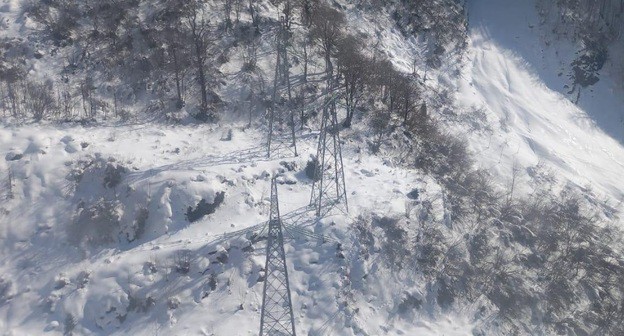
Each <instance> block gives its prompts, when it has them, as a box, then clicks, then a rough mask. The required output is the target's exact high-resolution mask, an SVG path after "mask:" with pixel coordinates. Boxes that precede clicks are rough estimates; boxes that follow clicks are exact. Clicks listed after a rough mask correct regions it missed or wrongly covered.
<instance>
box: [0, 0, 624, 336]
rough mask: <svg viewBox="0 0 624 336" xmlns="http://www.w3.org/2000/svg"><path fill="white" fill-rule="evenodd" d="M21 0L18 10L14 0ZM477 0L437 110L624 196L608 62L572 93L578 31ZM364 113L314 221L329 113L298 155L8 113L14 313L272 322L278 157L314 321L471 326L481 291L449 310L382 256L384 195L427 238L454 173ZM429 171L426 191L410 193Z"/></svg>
mask: <svg viewBox="0 0 624 336" xmlns="http://www.w3.org/2000/svg"><path fill="white" fill-rule="evenodd" d="M5 3H8V4H9V6H8V7H7V8H8V9H7V11H8V10H9V9H10V10H13V9H12V8H10V7H11V6H13V7H14V6H16V4H17V1H10V2H6V1H5ZM468 5H469V7H468V8H469V13H470V25H471V29H470V34H471V35H470V44H469V46H468V52H467V57H466V59H465V62H464V63H462V65H461V71H459V72H458V74H459V75H458V76H457V78H455V75H456V73H454V72H451V71H448V72H447V70H448V68H444V69H441V70H432V69H429V70H428V71H427V73H428V75H427V81H426V82H425V84H426V85H429V86H430V87H431V89H432V90H431V91H428V92H425V93H424V95H425V96H426V97H427V98H432V99H433V98H435V95H436V94H437V92H438V90H440V89H443V88H445V87H447V86H451V85H453V84H457V87H456V88H457V92H456V94H455V98H457V104H456V105H455V106H454V108H456V109H457V111H456V113H459V114H462V115H463V116H464V118H448V116H446V115H445V112H444V111H438V110H436V109H431V111H432V114H433V115H434V117H436V118H438V119H440V120H442V121H443V122H446V124H447V126H448V127H449V128H452V129H453V130H454V131H455V132H456V133H458V134H464V135H465V137H466V139H467V140H468V143H469V144H470V147H471V149H472V150H473V152H474V157H475V159H476V161H477V162H478V165H480V166H481V167H483V168H486V169H489V170H491V171H492V172H495V173H496V174H497V175H498V176H499V181H500V182H501V184H505V183H508V182H509V180H510V179H511V177H510V176H509V175H511V171H512V169H513V168H512V167H513V162H518V163H519V164H520V165H521V166H522V167H524V168H527V169H528V168H530V167H532V166H535V165H537V164H538V163H541V164H543V165H546V166H548V167H550V168H552V169H553V170H554V171H555V172H556V173H557V174H558V175H559V176H558V177H560V178H562V180H563V181H566V180H569V181H571V182H573V183H574V184H576V185H578V186H581V187H585V186H591V187H593V189H594V190H595V191H596V192H597V193H598V195H597V197H596V198H597V199H598V200H600V201H605V200H607V198H608V201H605V202H609V205H611V206H615V205H617V204H618V203H617V202H619V200H620V199H621V198H622V197H624V195H623V193H622V190H624V182H623V181H622V179H621V178H620V175H621V173H622V172H624V166H623V164H624V148H623V147H622V144H621V142H620V140H621V139H622V138H617V136H616V137H615V138H614V137H613V135H614V134H615V135H617V134H622V133H621V123H620V122H619V120H618V119H617V118H616V117H615V115H616V114H617V113H618V112H619V109H620V108H621V106H622V98H621V96H619V95H618V94H617V92H618V91H617V89H616V88H615V86H614V85H613V83H612V82H611V81H610V79H609V77H608V76H604V77H603V79H601V81H600V82H599V83H598V84H597V85H596V86H594V88H593V90H594V92H583V94H582V96H581V100H580V104H579V106H576V105H574V104H572V103H571V102H570V100H569V99H568V97H566V96H565V94H564V92H565V88H564V85H566V84H567V83H566V76H565V75H562V76H558V75H557V74H558V73H559V72H564V73H565V71H566V70H565V66H566V64H569V60H568V59H565V57H563V56H560V54H562V53H564V51H565V50H568V51H572V50H574V46H572V45H566V42H562V41H555V42H554V41H551V40H549V39H548V34H547V33H543V31H542V30H540V27H539V19H538V16H537V12H536V8H535V6H534V3H533V2H532V1H497V0H470V1H468ZM347 11H348V17H349V20H350V22H349V24H350V25H351V26H352V27H353V28H355V29H357V31H358V32H359V33H362V34H365V35H367V36H368V37H369V38H370V39H371V41H374V42H371V44H376V42H379V44H378V48H380V49H381V51H382V52H383V53H384V54H385V55H387V56H388V57H390V58H391V60H392V61H393V63H394V64H395V65H396V66H397V67H398V68H400V69H401V70H403V71H405V72H409V71H411V70H412V69H411V67H412V66H413V64H414V59H416V60H417V62H416V63H417V66H418V69H417V72H418V73H419V74H421V75H422V74H423V73H424V65H423V64H424V62H421V61H420V60H421V58H422V57H421V56H420V53H421V52H420V50H421V49H422V48H421V46H419V41H418V40H417V39H416V38H409V39H406V38H405V37H404V36H402V35H401V33H400V32H399V31H398V30H397V29H396V28H394V27H392V20H390V19H389V15H387V14H388V13H382V14H383V15H382V14H380V15H379V16H377V17H373V16H372V15H363V14H362V13H358V12H357V10H356V9H355V8H354V7H348V8H347ZM544 42H550V43H549V44H550V47H545V44H544ZM555 43H556V44H557V45H556V46H555V45H554V44H555ZM542 46H544V47H542ZM561 50H564V51H561ZM264 61H266V59H264ZM267 64H268V63H267ZM265 65H266V64H265ZM447 66H448V65H447ZM448 67H449V68H452V67H451V66H448ZM268 68H269V67H268V66H267V69H268ZM235 69H237V68H236V67H234V66H233V68H232V72H234V70H235ZM225 70H230V69H225ZM318 70H320V69H318ZM229 73H230V72H229V71H226V74H229ZM475 111H479V112H480V113H483V115H484V116H485V117H484V119H476V115H475V114H474V112H475ZM458 120H459V122H458ZM605 120H606V122H605ZM475 124H477V126H478V127H476V128H475V127H474V125H475ZM470 125H472V126H470ZM256 126H257V125H256ZM229 130H231V131H232V139H231V140H227V138H228V133H229ZM360 132H362V130H361V129H357V127H356V129H355V130H351V131H346V132H345V134H344V140H345V145H344V149H343V151H344V158H345V168H346V172H345V173H346V183H347V190H348V193H349V205H350V209H349V210H350V211H349V214H344V213H341V212H340V211H335V212H334V213H332V214H331V215H329V216H327V217H325V218H323V219H321V220H317V219H316V218H315V217H314V215H313V211H312V210H311V209H309V208H308V207H307V204H308V202H309V195H310V186H311V181H310V180H309V179H308V178H307V177H306V176H305V174H304V173H303V168H304V166H305V164H306V160H307V158H308V156H309V155H310V154H313V153H314V152H315V148H316V147H315V146H316V145H315V141H316V133H315V131H304V132H302V133H300V134H298V135H299V139H300V142H299V151H300V156H299V157H294V156H293V155H292V154H291V153H290V152H289V151H284V152H283V153H282V155H281V156H279V157H274V158H271V159H267V158H266V153H265V149H264V141H265V139H264V136H263V131H262V130H261V128H260V129H254V128H248V127H243V126H240V125H236V124H234V125H230V126H227V125H223V126H175V127H174V126H166V125H160V124H149V123H148V124H138V125H125V126H119V125H115V126H110V127H109V126H104V125H100V126H98V127H82V126H77V125H65V126H50V125H23V126H6V127H4V128H1V129H0V153H1V154H2V157H0V158H2V159H0V186H2V187H1V188H2V189H0V197H2V202H1V203H0V252H1V257H0V332H2V333H6V334H8V335H11V334H12V335H39V334H45V335H60V334H70V333H73V334H75V335H109V334H116V335H128V334H131V335H256V334H257V332H258V327H259V322H260V321H259V319H260V311H259V309H260V305H261V291H262V285H261V283H260V282H258V279H259V278H260V277H261V274H262V271H261V268H262V267H263V263H264V249H263V248H264V242H263V241H262V240H259V241H256V240H255V239H254V238H255V236H253V234H252V233H253V232H259V231H260V230H261V229H262V227H263V225H264V222H265V221H266V220H267V217H268V211H269V207H268V205H269V203H268V200H269V185H270V176H271V175H272V174H276V173H277V174H280V177H279V178H280V181H281V182H282V183H283V184H281V185H280V187H279V192H280V200H281V203H280V207H281V213H282V215H283V219H284V222H285V224H286V225H288V226H289V231H288V232H287V233H288V236H289V240H288V242H287V244H286V252H287V258H288V267H289V272H290V276H291V288H292V290H293V302H294V310H295V322H296V325H297V330H298V334H300V335H425V336H426V335H471V334H472V332H473V328H475V327H478V326H479V325H480V324H487V323H488V321H485V322H484V321H480V320H478V319H476V318H475V314H474V313H475V311H476V310H478V307H477V304H478V303H475V304H474V305H473V304H472V303H471V304H464V303H459V307H455V308H458V309H456V310H454V311H451V312H449V311H446V310H443V309H441V308H440V307H439V305H437V304H436V300H437V298H436V297H435V293H437V292H436V291H437V290H438V289H437V288H431V287H429V286H428V284H427V282H426V281H424V280H423V277H422V274H420V273H419V272H418V271H417V270H416V271H414V270H413V269H411V270H410V269H409V267H406V268H405V269H395V268H390V267H387V266H388V263H387V262H386V263H385V262H384V261H382V260H379V259H375V258H382V256H383V253H381V251H385V250H384V249H386V248H387V246H386V245H384V244H392V243H393V242H392V241H388V240H391V239H390V238H388V236H387V234H386V233H383V231H384V230H387V227H382V226H381V225H375V224H374V223H373V224H371V223H365V222H366V221H367V219H370V218H369V217H371V215H372V214H374V215H373V216H372V217H375V216H387V217H388V218H399V221H400V228H402V229H405V230H406V232H407V233H406V235H408V236H409V238H410V239H412V238H414V240H415V239H416V238H415V236H416V235H417V234H418V233H419V232H420V231H419V230H421V229H422V227H423V226H424V224H425V223H426V224H432V225H431V226H436V228H437V227H440V228H441V230H447V228H445V225H443V224H446V223H445V216H444V215H445V214H444V204H443V201H442V199H443V197H442V193H441V190H440V186H439V185H438V183H437V182H436V181H435V180H434V179H433V178H432V177H430V176H426V175H423V173H422V172H421V171H418V170H415V169H407V168H401V167H396V166H394V165H393V162H392V160H391V159H388V158H383V157H380V156H376V155H372V154H370V153H369V151H368V150H367V144H366V133H365V132H362V133H360ZM618 132H620V133H618ZM9 172H10V174H9ZM9 185H10V186H11V187H10V188H9ZM414 189H416V190H417V191H418V194H419V196H418V200H419V201H427V202H428V203H429V208H428V209H425V208H424V204H421V203H419V202H418V201H415V200H413V199H410V198H409V197H407V194H408V193H409V192H411V191H413V190H414ZM220 192H224V193H225V200H224V201H223V203H222V204H221V205H220V206H219V207H218V208H217V209H216V210H215V212H214V213H212V214H209V215H207V216H205V217H203V218H201V219H199V220H198V221H194V222H189V220H188V212H189V207H190V208H191V209H192V208H194V207H195V206H196V205H197V204H198V203H199V202H200V200H202V199H203V200H205V201H206V202H208V203H212V202H213V201H215V199H216V198H217V197H218V196H217V195H218V194H219V193H220ZM89 211H91V212H89ZM83 214H85V215H84V216H86V215H89V216H91V217H90V218H89V219H93V220H91V221H85V220H81V216H83ZM426 216H430V217H429V218H426V219H423V217H426ZM104 217H105V219H106V221H108V223H110V222H114V223H117V227H115V228H114V230H113V231H112V232H111V231H110V230H107V229H102V228H101V227H97V226H96V227H93V226H89V225H88V223H96V225H97V223H98V222H99V221H100V220H102V218H104ZM363 223H364V224H363ZM366 225H368V226H366ZM293 226H295V227H293ZM362 227H365V228H366V229H370V232H364V234H369V236H365V237H364V238H362V237H357V238H354V237H355V236H357V235H364V234H363V232H360V231H358V228H362ZM302 230H306V231H302ZM302 232H305V233H307V236H310V232H312V233H314V234H316V235H325V236H327V237H329V239H328V240H327V241H326V242H324V243H323V242H319V241H317V240H314V239H309V237H308V239H306V238H305V236H306V235H304V234H302ZM380 232H381V233H380ZM458 232H459V231H458ZM111 234H113V235H114V236H113V237H112V239H111V236H110V235H111ZM117 235H118V236H117ZM373 236H374V237H375V239H373V238H370V237H373ZM379 237H386V239H387V240H386V241H383V239H378V238H379ZM369 238H370V241H366V240H367V239H369ZM129 240H130V241H129ZM337 242H341V243H342V244H343V246H341V247H340V248H339V247H338V245H337ZM367 243H368V244H370V246H366V244H367ZM389 252H390V253H393V252H394V251H392V250H390V251H389ZM370 256H372V258H370V259H369V257H370ZM410 257H412V256H410ZM397 259H401V258H400V257H398V258H397ZM392 262H394V260H392V261H391V263H392ZM410 262H413V260H410ZM488 330H493V329H488Z"/></svg>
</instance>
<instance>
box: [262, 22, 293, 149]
mask: <svg viewBox="0 0 624 336" xmlns="http://www.w3.org/2000/svg"><path fill="white" fill-rule="evenodd" d="M289 40H290V28H289V25H288V22H287V21H286V19H285V18H283V17H282V18H281V22H280V26H279V30H278V33H277V47H276V49H277V53H276V60H275V77H274V79H273V94H272V97H271V106H270V108H269V134H268V139H267V157H269V158H270V157H271V154H272V153H274V152H276V151H278V150H279V149H280V147H284V146H288V147H290V148H291V149H293V150H294V154H295V156H297V141H296V136H295V110H294V109H293V108H292V106H290V104H291V102H292V91H291V84H290V64H289V63H288V43H289ZM283 85H286V89H287V93H288V106H287V107H288V112H287V113H288V114H289V116H288V118H289V120H288V122H287V124H289V125H288V126H289V127H290V139H289V140H287V139H284V136H280V134H277V132H276V129H275V128H276V127H275V126H276V122H279V124H283V122H284V120H283V119H284V118H283V116H282V115H279V116H278V115H277V114H278V111H276V104H277V99H278V90H279V88H280V87H281V86H283ZM280 99H281V98H280ZM282 112H283V111H282ZM276 119H278V120H276ZM288 142H290V143H288Z"/></svg>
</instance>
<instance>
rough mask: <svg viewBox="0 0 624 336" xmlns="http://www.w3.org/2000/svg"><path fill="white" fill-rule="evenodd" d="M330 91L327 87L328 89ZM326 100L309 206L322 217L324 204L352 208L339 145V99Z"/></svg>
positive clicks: (346, 208)
mask: <svg viewBox="0 0 624 336" xmlns="http://www.w3.org/2000/svg"><path fill="white" fill-rule="evenodd" d="M329 91H330V90H328V92H329ZM327 99H328V101H327V103H326V104H324V107H323V116H322V121H321V132H320V135H319V142H318V147H317V150H316V167H315V173H314V175H315V179H314V182H313V183H312V195H311V196H310V205H313V206H314V207H315V208H316V215H317V216H320V215H321V211H322V209H323V207H325V206H333V205H335V204H339V203H342V204H343V205H344V207H345V210H346V211H347V212H348V211H349V205H348V203H347V190H346V185H345V178H344V168H343V164H342V149H341V145H340V127H341V126H340V125H339V124H338V120H337V119H338V117H337V115H336V99H334V98H333V97H330V96H329V94H328V95H327Z"/></svg>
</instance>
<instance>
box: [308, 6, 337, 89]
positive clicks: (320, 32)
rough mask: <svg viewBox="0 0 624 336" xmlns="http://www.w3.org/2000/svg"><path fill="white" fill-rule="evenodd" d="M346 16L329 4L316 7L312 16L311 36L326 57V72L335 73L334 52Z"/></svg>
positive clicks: (330, 74)
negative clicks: (332, 58)
mask: <svg viewBox="0 0 624 336" xmlns="http://www.w3.org/2000/svg"><path fill="white" fill-rule="evenodd" d="M344 25H345V16H344V14H343V13H342V12H339V11H337V10H335V9H333V8H332V7H330V6H329V5H326V4H321V5H319V6H318V7H317V8H315V10H314V13H313V14H312V17H311V29H310V36H311V37H312V39H313V40H314V41H316V43H317V44H318V45H319V46H320V48H321V51H322V53H323V56H324V59H325V72H326V73H327V74H328V75H329V76H330V77H331V76H332V75H333V65H332V61H331V57H332V54H333V52H334V50H335V49H336V45H337V44H338V42H339V41H340V39H341V38H342V29H343V27H344Z"/></svg>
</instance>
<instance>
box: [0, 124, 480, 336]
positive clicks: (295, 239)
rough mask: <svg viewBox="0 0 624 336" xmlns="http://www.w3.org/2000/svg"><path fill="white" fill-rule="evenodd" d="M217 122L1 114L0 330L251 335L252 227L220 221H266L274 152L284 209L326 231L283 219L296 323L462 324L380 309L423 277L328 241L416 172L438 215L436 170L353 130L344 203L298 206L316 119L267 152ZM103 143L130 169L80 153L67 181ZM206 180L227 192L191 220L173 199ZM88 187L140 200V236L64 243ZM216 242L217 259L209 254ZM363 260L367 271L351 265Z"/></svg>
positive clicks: (305, 191)
mask: <svg viewBox="0 0 624 336" xmlns="http://www.w3.org/2000/svg"><path fill="white" fill-rule="evenodd" d="M229 129H230V128H229V127H225V126H224V127H219V126H213V127H210V126H177V127H168V126H162V125H150V124H147V125H135V126H116V127H110V128H109V127H93V128H90V127H87V128H85V127H81V126H61V127H59V126H46V125H28V126H16V127H5V128H2V129H0V139H2V141H1V142H0V151H1V152H2V153H9V152H10V153H11V155H14V154H17V153H21V154H22V155H23V156H22V158H20V159H16V160H11V161H7V160H4V159H3V160H2V161H0V162H1V163H0V164H1V166H0V169H1V170H2V172H3V175H2V180H3V182H4V181H6V177H7V176H6V174H5V172H6V171H7V168H8V167H10V168H11V172H12V175H13V176H14V178H13V181H14V182H13V188H12V190H13V198H12V199H9V198H8V197H6V193H7V192H8V190H6V189H3V195H2V197H3V199H4V200H3V203H2V206H1V207H0V210H1V211H0V221H1V222H2V226H1V231H0V237H1V239H0V249H1V251H2V258H1V259H0V274H1V279H2V282H1V284H3V285H4V284H7V283H8V284H9V285H8V286H4V287H3V288H2V291H0V300H2V301H0V331H2V332H4V333H7V334H12V335H39V334H46V335H60V334H63V332H64V331H67V328H68V327H67V326H68V325H72V324H75V327H74V329H73V332H74V334H77V335H128V334H132V335H256V334H257V333H258V328H259V321H260V320H259V319H260V306H261V297H262V283H260V282H258V281H257V280H258V277H259V274H260V270H261V268H262V267H263V265H264V258H265V256H264V242H262V241H261V242H257V243H254V244H252V245H251V246H252V248H251V249H244V248H246V247H248V246H249V245H250V243H251V242H250V241H249V238H250V234H249V233H245V232H242V233H238V234H233V235H229V234H228V233H231V232H235V233H236V232H237V231H239V230H243V229H246V228H250V227H256V228H258V227H261V226H262V225H263V224H264V223H265V222H266V220H267V219H268V215H269V214H268V211H269V196H270V195H269V192H270V189H269V188H270V175H271V174H273V173H275V172H277V171H278V170H279V169H280V167H282V165H281V164H280V162H281V161H287V162H295V163H296V165H297V166H298V168H297V170H296V171H294V172H285V174H284V176H283V177H282V178H281V179H282V180H283V181H288V182H291V183H292V182H296V184H281V185H279V197H280V211H281V214H282V218H283V221H284V223H285V225H289V226H291V225H297V226H298V227H301V228H305V229H306V230H307V231H308V232H314V233H316V234H319V235H320V234H323V235H327V236H328V237H330V239H332V240H330V241H328V242H325V243H320V242H318V241H316V240H306V239H304V237H303V236H302V235H300V234H297V232H295V231H294V230H287V232H286V235H287V237H290V238H289V239H288V241H287V243H286V252H287V258H288V262H287V263H288V268H289V273H290V276H291V278H290V281H291V290H292V295H293V304H294V311H295V322H296V325H297V329H298V333H300V334H302V335H308V334H309V335H329V334H335V335H377V334H389V335H398V334H403V335H414V334H418V335H440V334H441V333H443V334H445V335H469V334H470V330H471V329H472V327H471V322H470V321H469V320H468V319H467V318H464V317H457V316H447V315H446V314H440V316H439V317H438V318H435V319H432V318H431V316H429V315H427V316H418V317H417V318H415V320H414V321H408V320H405V319H400V318H397V317H393V315H394V314H396V313H395V312H394V310H395V309H396V308H393V307H396V304H397V303H398V302H399V301H397V300H400V299H401V297H402V294H403V293H406V292H413V293H420V294H418V295H421V296H422V295H424V294H423V293H424V292H425V288H424V283H423V282H418V281H416V279H410V278H405V279H402V280H401V282H397V279H396V277H397V276H398V275H396V274H392V273H391V272H389V271H384V270H383V269H382V268H380V267H381V265H380V264H379V263H378V261H374V260H369V261H367V262H364V261H363V260H360V258H359V257H358V255H357V249H356V248H355V247H353V246H345V257H346V258H345V259H340V258H338V257H337V250H336V242H337V241H350V240H349V239H347V238H349V236H350V235H351V232H350V229H349V225H350V223H351V222H353V221H354V220H356V218H357V216H358V215H359V214H366V213H369V212H371V211H374V212H376V213H378V214H379V215H388V216H404V214H405V212H406V207H407V206H408V202H406V201H407V198H406V196H405V194H406V193H408V192H409V191H411V190H412V189H414V188H418V189H419V190H420V191H421V196H422V197H423V198H428V199H431V200H433V202H434V208H435V209H437V211H436V213H438V215H439V216H440V217H441V212H440V211H441V210H440V209H441V207H442V204H441V198H440V190H439V186H438V185H437V184H436V183H435V182H434V181H433V180H431V179H430V178H426V177H424V176H422V175H420V174H419V173H417V172H416V171H413V170H408V169H402V168H397V167H393V165H392V164H391V163H390V162H389V161H388V160H382V159H381V158H378V157H375V156H369V155H367V154H363V152H362V151H360V148H361V146H363V144H361V143H359V142H357V141H355V140H350V139H347V140H346V143H345V148H344V153H345V167H346V171H345V173H346V183H347V185H348V191H349V203H350V208H349V211H350V212H349V214H350V215H345V214H344V213H343V212H341V211H338V210H335V211H334V212H333V213H332V214H330V215H328V216H326V217H325V218H323V219H321V220H320V221H318V220H316V219H315V216H314V215H313V214H314V211H313V210H312V209H309V208H308V207H307V205H308V202H309V195H310V186H311V181H310V180H309V179H308V178H306V177H305V174H303V172H302V169H303V167H304V166H305V162H306V159H307V158H308V156H309V154H313V153H314V152H315V141H316V139H315V133H306V134H301V139H302V141H301V142H300V143H299V150H300V153H301V154H300V156H299V157H293V155H292V154H289V151H285V152H284V153H283V155H282V157H281V158H274V159H267V158H266V152H265V149H264V141H265V140H264V137H263V136H262V132H259V131H254V130H250V129H247V130H243V127H237V126H234V127H232V128H231V129H232V135H233V139H232V140H231V141H221V140H220V138H221V137H222V135H223V134H224V133H225V132H227V130H229ZM357 151H360V152H359V153H358V152H357ZM11 157H12V156H11ZM109 157H113V158H115V162H114V163H116V164H119V165H121V166H124V167H126V168H127V169H128V171H127V173H125V174H124V175H123V176H124V177H123V179H122V182H121V183H120V184H119V185H118V186H117V187H115V188H106V187H104V186H103V182H102V176H101V175H102V174H101V172H100V173H99V175H98V173H97V171H95V172H92V171H90V170H88V169H87V170H85V172H84V174H83V175H82V178H81V179H80V180H79V182H77V183H75V182H73V181H74V179H73V178H72V177H71V176H72V172H74V171H75V169H76V167H77V166H80V164H79V163H78V161H80V160H86V161H88V160H92V159H95V160H96V161H97V160H100V159H101V160H104V162H107V161H108V158H109ZM217 191H224V192H225V201H224V203H223V204H222V205H221V206H220V207H219V208H217V210H216V211H215V213H213V214H210V215H207V216H205V217H203V218H202V219H201V220H199V221H196V222H193V223H189V222H188V221H187V220H186V219H185V217H184V213H185V211H186V208H187V207H188V206H194V205H195V204H197V202H198V201H199V199H200V198H205V199H207V200H208V201H209V202H210V201H211V200H212V199H213V197H214V195H215V193H216V192H217ZM101 198H104V199H118V200H119V201H120V203H121V206H120V207H119V209H117V210H115V211H117V213H118V215H119V217H120V218H122V223H124V222H126V221H130V222H132V218H134V217H133V216H135V211H136V209H137V208H138V207H140V206H144V207H146V208H147V209H148V211H149V218H148V220H147V224H146V230H145V232H144V233H143V234H142V235H141V236H140V237H139V239H137V240H135V241H133V242H129V243H128V242H125V243H123V241H124V240H123V239H121V241H122V242H121V243H118V242H113V243H105V244H103V245H96V246H92V245H88V246H86V245H84V244H83V245H80V244H74V243H72V240H71V236H72V235H73V234H75V233H74V232H70V229H71V228H74V229H75V225H74V224H73V223H74V221H75V220H76V215H75V214H76V210H77V207H76V204H78V203H79V201H80V200H83V201H85V202H86V203H87V204H89V202H93V201H97V200H98V199H101ZM224 234H225V235H224ZM122 238H123V237H122ZM184 251H187V252H184ZM183 253H188V254H189V255H190V270H189V272H188V273H186V274H183V273H180V272H178V271H176V270H175V266H176V263H177V262H176V260H177V258H180V256H181V255H182V254H183ZM223 256H227V260H226V261H225V262H222V261H220V260H219V258H223ZM349 270H350V271H349ZM366 273H370V274H371V277H370V278H367V279H366V280H362V278H361V276H362V274H366ZM352 274H356V275H352ZM373 275H374V276H373ZM212 276H214V279H215V280H216V288H215V289H214V290H213V289H211V288H210V287H211V285H210V279H211V277H212ZM352 276H353V279H352ZM352 281H353V282H354V283H353V284H352ZM351 286H358V289H359V291H355V293H358V294H356V297H354V298H350V297H348V296H346V293H348V292H349V291H348V289H350V288H351ZM69 315H71V317H68V316H69ZM72 321H73V322H74V323H72Z"/></svg>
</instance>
